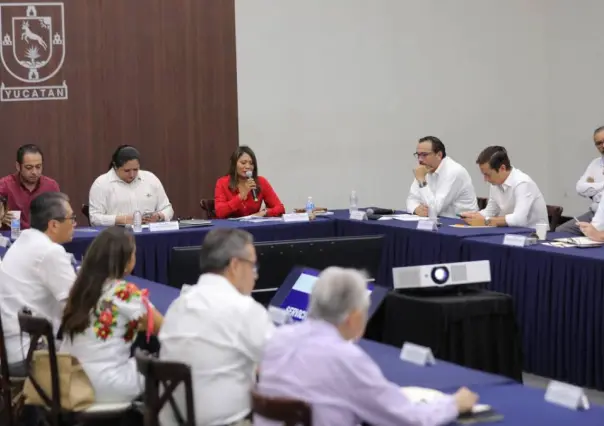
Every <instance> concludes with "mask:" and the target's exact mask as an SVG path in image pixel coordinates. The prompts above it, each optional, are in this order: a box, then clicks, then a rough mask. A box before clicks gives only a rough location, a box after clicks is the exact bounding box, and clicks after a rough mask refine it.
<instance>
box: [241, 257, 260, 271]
mask: <svg viewBox="0 0 604 426" xmlns="http://www.w3.org/2000/svg"><path fill="white" fill-rule="evenodd" d="M237 259H239V260H242V261H244V262H246V263H249V264H250V265H252V268H253V269H254V272H255V273H256V274H257V273H258V270H259V269H260V266H259V265H258V264H257V263H256V262H253V261H251V260H249V259H246V258H245V257H238V258H237Z"/></svg>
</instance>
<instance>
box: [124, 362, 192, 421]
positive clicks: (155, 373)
mask: <svg viewBox="0 0 604 426" xmlns="http://www.w3.org/2000/svg"><path fill="white" fill-rule="evenodd" d="M136 363H137V365H138V371H140V373H141V374H142V375H143V376H144V377H145V394H144V402H145V404H144V409H143V410H144V416H145V426H160V423H159V413H160V412H161V410H162V408H163V407H164V405H166V403H169V404H170V407H171V408H172V412H173V415H174V418H175V420H176V422H177V423H178V425H179V426H195V405H194V399H193V381H192V379H191V368H190V367H189V366H188V365H185V364H181V363H179V362H168V361H160V360H158V359H155V358H152V357H150V356H148V355H146V354H144V353H142V351H137V353H136ZM181 383H182V384H183V385H184V387H185V402H186V405H187V406H186V410H187V417H186V419H185V418H184V417H183V415H182V413H181V411H180V409H179V408H178V405H177V404H176V401H174V397H173V395H174V391H175V390H176V388H177V387H178V385H180V384H181ZM160 390H161V392H162V393H161V394H160Z"/></svg>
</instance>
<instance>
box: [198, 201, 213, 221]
mask: <svg viewBox="0 0 604 426" xmlns="http://www.w3.org/2000/svg"><path fill="white" fill-rule="evenodd" d="M199 205H200V206H201V209H202V210H203V211H204V213H205V216H206V217H205V218H206V219H216V208H215V205H214V200H213V199H210V198H208V199H206V198H202V199H201V201H200V202H199Z"/></svg>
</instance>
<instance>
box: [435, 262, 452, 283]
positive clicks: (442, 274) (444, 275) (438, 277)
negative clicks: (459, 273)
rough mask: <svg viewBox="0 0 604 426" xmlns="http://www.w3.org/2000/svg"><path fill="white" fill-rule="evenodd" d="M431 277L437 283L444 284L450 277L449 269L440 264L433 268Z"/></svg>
mask: <svg viewBox="0 0 604 426" xmlns="http://www.w3.org/2000/svg"><path fill="white" fill-rule="evenodd" d="M431 277H432V281H434V283H435V284H439V285H441V284H444V283H446V282H447V280H448V279H449V270H448V269H447V268H445V267H444V266H438V267H436V268H434V269H432V274H431Z"/></svg>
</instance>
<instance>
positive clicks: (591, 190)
mask: <svg viewBox="0 0 604 426" xmlns="http://www.w3.org/2000/svg"><path fill="white" fill-rule="evenodd" d="M593 139H594V145H595V146H596V149H597V150H598V154H600V155H598V157H597V158H594V159H593V160H592V161H591V162H590V163H589V165H588V166H587V169H586V170H585V173H583V175H582V176H581V177H580V178H579V181H578V182H577V193H578V194H579V195H580V196H582V197H585V198H588V199H589V200H590V205H589V210H588V211H587V212H585V213H583V214H582V215H580V216H578V217H577V219H578V220H579V222H583V223H590V222H591V224H592V225H593V226H594V228H596V229H597V230H599V231H602V230H604V220H603V219H604V218H600V216H601V215H597V217H594V215H595V214H596V212H597V211H598V206H599V205H600V200H601V199H602V193H603V192H602V191H604V126H601V127H598V128H597V129H596V130H594V136H593ZM603 213H604V210H603ZM556 231H559V232H570V233H572V234H575V235H583V232H581V229H580V227H579V225H578V224H577V221H575V220H569V221H568V222H566V223H563V224H562V225H560V226H559V227H558V228H556Z"/></svg>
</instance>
